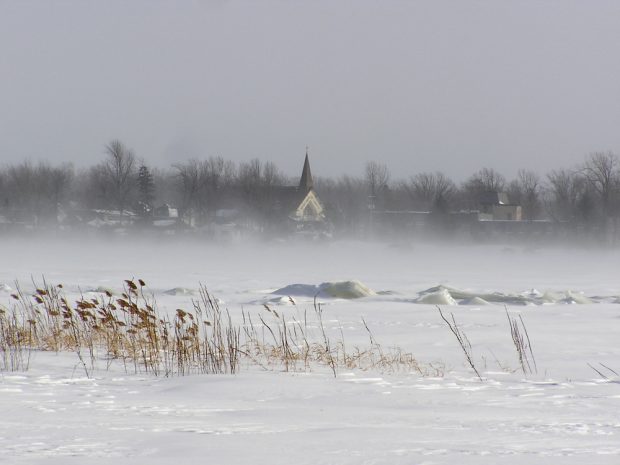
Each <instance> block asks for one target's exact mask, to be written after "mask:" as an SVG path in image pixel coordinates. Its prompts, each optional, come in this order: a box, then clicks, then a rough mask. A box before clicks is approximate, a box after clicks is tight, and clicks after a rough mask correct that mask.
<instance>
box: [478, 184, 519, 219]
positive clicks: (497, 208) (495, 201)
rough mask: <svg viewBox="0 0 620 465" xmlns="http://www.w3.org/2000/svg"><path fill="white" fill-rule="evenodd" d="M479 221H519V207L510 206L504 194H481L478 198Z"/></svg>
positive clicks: (494, 192)
mask: <svg viewBox="0 0 620 465" xmlns="http://www.w3.org/2000/svg"><path fill="white" fill-rule="evenodd" d="M478 203H479V205H480V215H479V219H480V220H481V221H490V220H502V221H521V220H522V218H523V215H522V211H521V210H522V209H521V205H514V204H511V203H510V201H509V199H508V194H506V193H505V192H496V191H489V192H483V193H482V194H481V195H480V198H479V202H478Z"/></svg>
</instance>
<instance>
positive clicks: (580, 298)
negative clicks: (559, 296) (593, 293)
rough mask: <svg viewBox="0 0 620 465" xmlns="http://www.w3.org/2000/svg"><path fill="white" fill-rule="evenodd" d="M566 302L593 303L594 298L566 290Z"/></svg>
mask: <svg viewBox="0 0 620 465" xmlns="http://www.w3.org/2000/svg"><path fill="white" fill-rule="evenodd" d="M564 302H566V303H569V304H580V305H582V304H591V303H593V301H592V299H590V298H589V297H586V296H585V295H583V294H581V293H580V292H573V291H566V297H565V298H564Z"/></svg>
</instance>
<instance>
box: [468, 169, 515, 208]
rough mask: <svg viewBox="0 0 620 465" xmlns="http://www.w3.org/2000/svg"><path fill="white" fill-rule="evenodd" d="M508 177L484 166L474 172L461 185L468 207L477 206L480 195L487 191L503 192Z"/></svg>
mask: <svg viewBox="0 0 620 465" xmlns="http://www.w3.org/2000/svg"><path fill="white" fill-rule="evenodd" d="M505 187H506V178H504V176H502V175H501V174H500V173H499V172H497V171H495V170H494V169H491V168H483V169H481V170H480V171H478V172H477V173H474V174H473V175H472V176H471V177H470V178H469V179H468V180H467V181H465V182H464V183H463V185H462V187H461V191H462V194H463V195H462V201H464V203H465V205H464V206H467V207H468V208H477V206H478V203H479V200H480V196H481V195H482V194H483V193H485V192H502V191H503V190H504V189H505Z"/></svg>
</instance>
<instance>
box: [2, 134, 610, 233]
mask: <svg viewBox="0 0 620 465" xmlns="http://www.w3.org/2000/svg"><path fill="white" fill-rule="evenodd" d="M297 182H298V178H297V177H295V178H292V179H291V178H287V176H285V175H284V174H283V173H282V171H281V170H280V169H279V168H278V167H277V166H276V165H275V164H274V163H272V162H263V161H261V160H259V159H253V160H250V161H248V162H241V163H235V162H233V161H230V160H226V159H224V158H222V157H219V156H211V157H207V158H203V159H189V160H186V161H183V162H179V163H175V164H173V165H171V166H170V167H168V168H165V169H161V168H157V167H153V166H149V165H148V164H147V163H146V162H145V161H144V160H143V159H140V158H139V157H138V156H137V155H136V154H135V153H134V152H133V151H132V150H131V149H129V148H128V147H127V146H126V145H125V144H123V143H122V142H121V141H118V140H114V141H111V142H110V143H109V144H107V145H106V146H105V156H104V158H103V159H102V160H101V161H100V162H99V163H97V164H95V165H93V166H90V167H86V168H83V169H76V168H75V167H74V166H73V165H71V164H56V165H54V164H51V163H49V162H40V163H38V164H34V163H31V162H28V161H24V162H21V163H18V164H9V165H5V166H2V167H0V215H3V216H4V217H5V218H10V217H11V215H13V217H15V216H21V217H31V218H34V219H35V220H34V221H35V223H36V224H37V225H39V226H44V225H46V226H47V225H52V226H53V225H55V224H57V223H58V222H59V221H60V220H61V218H62V216H63V214H66V212H67V211H70V210H75V209H105V210H117V211H119V212H125V211H132V212H134V213H135V214H137V215H139V216H148V215H150V214H152V212H153V209H154V207H156V206H157V205H161V204H163V203H167V204H170V205H173V206H174V207H176V208H177V209H178V211H179V214H180V216H181V217H182V218H184V219H186V220H191V222H192V223H193V224H198V225H199V224H205V223H208V222H209V221H211V220H212V219H213V217H214V215H215V212H217V211H218V210H220V209H232V208H243V209H245V211H246V212H247V214H248V215H253V217H254V220H256V221H261V220H268V217H269V211H270V208H271V207H272V205H270V202H271V201H272V197H271V196H270V194H269V193H270V191H271V190H272V189H275V188H277V187H278V186H282V185H286V184H289V185H294V184H296V183H297ZM314 188H315V190H316V192H317V194H318V195H319V198H320V199H321V200H322V201H323V203H324V205H325V209H326V214H327V216H328V218H329V220H330V221H331V222H332V224H333V225H334V227H335V228H337V229H339V230H341V231H343V232H354V231H355V230H356V229H358V228H359V227H360V225H361V224H364V222H366V221H367V220H368V215H369V212H371V211H385V210H388V211H426V212H443V213H446V212H450V211H467V210H476V209H477V208H478V206H479V199H480V196H481V195H482V194H483V193H485V192H489V191H492V192H506V193H507V194H508V198H509V199H510V202H511V203H512V204H516V205H521V207H522V212H523V219H524V220H542V219H546V220H550V221H557V222H570V223H574V224H577V225H594V226H596V225H604V224H606V223H608V222H609V221H616V220H617V219H618V217H619V216H620V159H619V157H618V156H617V155H616V154H615V153H613V152H594V153H591V154H588V155H586V156H585V157H584V160H583V162H582V163H581V164H579V165H576V166H572V167H566V168H558V169H556V170H552V171H550V172H548V173H537V172H536V171H534V170H531V169H522V170H519V171H518V173H517V175H516V177H515V178H514V179H507V178H506V177H504V176H503V175H502V174H501V173H500V172H498V171H496V170H494V169H492V168H481V169H479V170H478V171H475V172H474V173H473V174H472V175H471V176H470V177H468V178H467V179H466V180H465V181H463V182H460V183H457V182H455V181H453V180H452V179H450V178H449V177H448V176H447V175H446V174H444V173H442V172H439V171H437V172H423V173H414V174H412V175H411V176H409V177H407V178H404V179H403V178H393V177H392V176H391V173H390V171H389V168H388V167H387V166H386V165H385V164H383V163H379V162H376V161H370V162H367V163H366V164H365V170H364V174H363V175H362V176H353V175H342V176H339V177H319V178H315V182H314Z"/></svg>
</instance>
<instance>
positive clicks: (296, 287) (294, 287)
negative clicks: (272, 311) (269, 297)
mask: <svg viewBox="0 0 620 465" xmlns="http://www.w3.org/2000/svg"><path fill="white" fill-rule="evenodd" d="M319 293H320V290H319V286H316V285H314V284H289V285H288V286H284V287H281V288H280V289H277V290H275V291H273V292H272V294H278V295H285V296H287V295H294V296H298V297H314V296H315V295H318V294H319Z"/></svg>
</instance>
